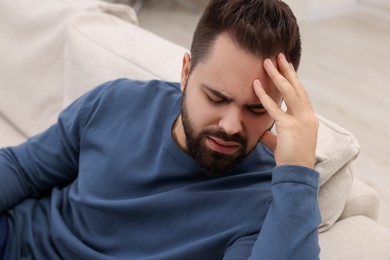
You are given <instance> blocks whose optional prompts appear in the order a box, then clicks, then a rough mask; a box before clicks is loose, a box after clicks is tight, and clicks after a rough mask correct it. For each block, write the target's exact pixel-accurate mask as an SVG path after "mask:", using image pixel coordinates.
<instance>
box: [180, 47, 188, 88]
mask: <svg viewBox="0 0 390 260" xmlns="http://www.w3.org/2000/svg"><path fill="white" fill-rule="evenodd" d="M190 70H191V57H190V54H189V53H188V52H186V53H185V54H184V57H183V64H182V68H181V80H180V89H181V91H182V92H183V91H184V88H185V86H186V83H187V80H188V77H189V76H190Z"/></svg>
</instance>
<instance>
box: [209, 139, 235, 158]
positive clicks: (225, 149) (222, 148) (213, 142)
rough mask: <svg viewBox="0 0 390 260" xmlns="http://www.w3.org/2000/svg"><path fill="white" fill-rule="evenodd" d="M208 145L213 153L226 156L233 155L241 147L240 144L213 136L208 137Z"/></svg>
mask: <svg viewBox="0 0 390 260" xmlns="http://www.w3.org/2000/svg"><path fill="white" fill-rule="evenodd" d="M207 144H208V146H209V147H210V148H211V149H212V150H213V151H215V152H219V153H224V154H232V153H234V152H236V151H237V150H238V148H239V147H240V144H239V143H237V142H229V141H224V140H222V139H220V138H216V137H212V136H208V137H207Z"/></svg>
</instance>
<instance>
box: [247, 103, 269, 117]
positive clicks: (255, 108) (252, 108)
mask: <svg viewBox="0 0 390 260" xmlns="http://www.w3.org/2000/svg"><path fill="white" fill-rule="evenodd" d="M247 108H248V109H249V111H250V112H252V113H253V114H255V115H262V114H264V113H266V112H267V110H266V109H265V108H264V107H263V106H262V105H254V106H247Z"/></svg>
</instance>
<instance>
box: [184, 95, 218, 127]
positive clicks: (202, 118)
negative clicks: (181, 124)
mask: <svg viewBox="0 0 390 260" xmlns="http://www.w3.org/2000/svg"><path fill="white" fill-rule="evenodd" d="M186 107H187V112H188V115H189V117H190V120H191V122H192V123H193V125H194V127H195V128H196V129H198V130H200V129H204V128H207V127H210V126H214V125H215V124H216V123H217V122H218V115H219V113H218V110H217V109H215V108H212V107H211V106H210V104H209V103H208V102H207V101H206V100H205V99H201V98H197V99H195V98H192V99H187V103H186Z"/></svg>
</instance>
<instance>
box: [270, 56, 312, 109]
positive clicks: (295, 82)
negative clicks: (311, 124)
mask: <svg viewBox="0 0 390 260" xmlns="http://www.w3.org/2000/svg"><path fill="white" fill-rule="evenodd" d="M276 62H277V66H278V68H279V70H278V68H277V67H276V66H275V65H274V64H273V63H272V61H271V60H270V59H265V60H264V69H265V70H266V72H267V73H268V75H269V77H270V78H271V79H272V81H273V83H274V84H275V86H276V87H277V89H278V90H279V92H280V93H281V94H282V96H283V98H284V101H285V103H286V105H287V107H288V109H289V112H291V113H293V114H296V113H300V112H302V111H305V110H306V111H307V110H312V108H311V104H310V102H309V99H308V96H307V93H306V90H305V89H304V87H303V85H302V84H301V82H300V81H299V79H298V76H297V74H296V72H295V70H294V68H293V66H292V65H291V63H289V62H288V61H287V60H286V58H285V56H284V55H283V54H280V55H278V56H277V58H276Z"/></svg>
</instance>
